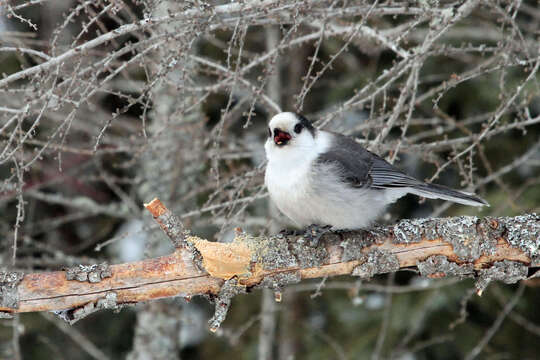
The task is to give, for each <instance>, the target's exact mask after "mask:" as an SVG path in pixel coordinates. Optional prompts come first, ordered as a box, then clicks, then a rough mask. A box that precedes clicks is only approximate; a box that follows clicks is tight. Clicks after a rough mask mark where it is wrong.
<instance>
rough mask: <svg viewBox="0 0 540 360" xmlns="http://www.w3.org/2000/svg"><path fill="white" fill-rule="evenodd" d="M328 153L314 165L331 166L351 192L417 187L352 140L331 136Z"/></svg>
mask: <svg viewBox="0 0 540 360" xmlns="http://www.w3.org/2000/svg"><path fill="white" fill-rule="evenodd" d="M332 135H333V141H332V144H331V146H330V148H329V150H328V151H327V152H325V153H322V154H320V155H319V157H318V158H317V164H325V165H331V166H333V167H334V168H335V169H336V171H337V172H338V173H339V175H340V177H341V179H342V180H343V182H345V183H347V184H349V185H350V186H352V187H355V188H366V187H370V188H375V189H385V188H399V187H410V186H415V185H418V184H420V183H421V182H420V181H418V180H416V179H415V178H413V177H411V176H409V175H407V174H405V173H403V172H402V171H401V170H399V169H398V168H396V167H395V166H393V165H391V164H390V163H388V162H387V161H385V160H384V159H382V158H380V157H379V156H377V155H375V154H373V153H371V152H369V151H368V150H366V149H364V148H363V147H362V146H361V145H360V144H358V143H357V142H356V141H354V140H353V139H351V138H349V137H346V136H343V135H340V134H332Z"/></svg>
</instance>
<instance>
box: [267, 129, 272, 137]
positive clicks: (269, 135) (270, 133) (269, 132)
mask: <svg viewBox="0 0 540 360" xmlns="http://www.w3.org/2000/svg"><path fill="white" fill-rule="evenodd" d="M268 137H272V130H270V128H268Z"/></svg>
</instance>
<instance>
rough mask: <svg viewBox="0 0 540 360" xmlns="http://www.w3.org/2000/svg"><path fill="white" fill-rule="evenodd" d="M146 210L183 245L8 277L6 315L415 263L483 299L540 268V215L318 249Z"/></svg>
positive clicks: (275, 284)
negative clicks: (215, 230)
mask: <svg viewBox="0 0 540 360" xmlns="http://www.w3.org/2000/svg"><path fill="white" fill-rule="evenodd" d="M146 207H147V209H148V210H149V211H150V212H152V214H153V215H154V218H155V219H156V221H157V222H158V223H159V224H160V226H161V227H162V228H163V229H164V230H165V232H166V233H167V234H168V235H169V236H170V237H171V239H172V240H174V244H175V245H176V246H177V248H176V250H175V251H174V252H173V253H172V254H170V255H167V256H163V257H158V258H153V259H146V260H143V261H138V262H132V263H124V264H118V265H112V266H110V267H108V268H107V269H101V271H102V272H101V276H91V274H90V273H89V274H88V276H82V277H81V276H77V275H78V274H75V275H74V274H73V269H71V270H68V271H67V272H66V271H56V272H46V273H31V274H26V275H24V276H22V274H17V273H3V274H1V275H3V276H2V277H0V284H1V287H0V311H1V312H3V313H4V314H5V315H9V313H19V312H32V311H50V310H66V309H71V310H73V309H75V310H76V309H78V308H82V307H86V306H87V305H88V304H90V303H94V304H97V305H99V301H100V300H103V299H107V300H110V299H111V298H112V299H115V301H116V304H126V303H136V302H141V301H148V300H152V299H158V298H165V297H172V296H184V297H191V296H193V295H204V294H206V295H214V296H215V295H218V298H219V296H220V294H223V289H222V287H223V288H225V286H223V284H224V282H225V281H227V289H228V292H227V294H226V295H227V299H230V298H231V297H232V296H234V293H231V291H230V289H231V288H233V289H241V290H246V289H249V288H253V287H268V288H272V289H274V290H275V291H279V289H281V288H282V287H284V286H286V285H287V284H291V283H297V282H299V281H301V280H302V279H310V278H320V277H325V276H335V275H345V274H351V275H353V276H360V277H362V278H366V279H369V278H371V277H373V276H374V275H375V274H381V273H388V272H394V271H397V270H399V269H401V268H407V267H417V268H418V269H419V271H420V273H421V274H422V275H423V276H428V277H431V278H441V277H447V276H458V277H475V278H477V279H478V281H477V283H476V284H477V289H478V292H479V293H481V291H482V290H483V289H484V288H485V287H486V286H487V284H488V283H489V282H490V281H492V280H501V281H505V282H508V283H511V282H516V281H518V280H520V279H524V278H526V277H527V275H528V271H529V268H532V267H537V266H538V265H539V263H540V258H539V257H538V248H539V247H540V240H539V239H540V216H538V215H536V214H529V215H522V216H516V217H499V218H491V217H486V218H477V217H473V216H460V217H454V218H435V219H415V220H402V221H400V222H399V223H397V224H396V225H393V226H386V227H377V228H374V229H372V230H368V231H350V232H339V233H329V234H327V235H325V236H323V238H322V239H321V241H320V243H319V246H318V247H317V248H313V247H310V246H309V245H308V243H307V242H304V239H303V237H302V236H282V235H276V236H271V237H265V236H261V237H256V236H252V235H249V234H246V233H244V232H242V231H241V230H240V229H238V230H237V233H236V237H235V239H234V241H233V242H232V243H227V244H224V243H216V242H209V241H206V240H203V239H200V238H198V237H196V236H191V235H189V234H186V233H185V232H184V231H183V229H182V225H181V223H180V221H179V219H178V218H177V217H176V216H174V215H173V214H172V213H171V212H170V211H169V210H167V209H166V208H165V206H163V204H161V202H160V201H159V200H157V199H155V200H153V201H152V202H151V203H150V204H148V205H146ZM81 271H84V269H83V270H81ZM87 271H95V267H94V268H92V269H87ZM103 274H105V275H103ZM94 275H95V274H94ZM68 278H70V279H71V278H75V279H79V280H68ZM96 279H97V280H96ZM80 280H82V281H80ZM93 281H97V282H93ZM231 281H232V282H231ZM233 285H234V286H233ZM111 294H114V296H112V297H111V296H110V295H111ZM71 310H70V311H71ZM6 313H8V314H6ZM217 326H219V323H218V324H217Z"/></svg>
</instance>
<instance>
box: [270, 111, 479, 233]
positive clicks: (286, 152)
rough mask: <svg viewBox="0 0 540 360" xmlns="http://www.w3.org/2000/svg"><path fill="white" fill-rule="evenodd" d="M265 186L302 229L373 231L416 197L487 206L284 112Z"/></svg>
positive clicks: (274, 129) (277, 122) (273, 136)
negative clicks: (396, 205)
mask: <svg viewBox="0 0 540 360" xmlns="http://www.w3.org/2000/svg"><path fill="white" fill-rule="evenodd" d="M264 148H265V150H266V157H267V159H268V164H267V166H266V173H265V184H266V186H267V188H268V192H269V193H270V198H271V199H272V201H273V202H274V203H275V204H276V206H277V207H278V209H279V210H280V211H281V212H282V213H283V214H285V215H286V216H287V217H288V218H289V219H291V220H292V221H293V222H294V223H295V224H296V225H298V226H299V227H301V228H304V227H306V226H310V225H314V224H317V225H327V226H330V227H331V228H332V229H335V230H344V229H349V230H352V229H361V228H366V227H368V226H369V225H370V224H371V223H372V222H373V221H374V220H375V219H376V218H377V217H378V216H379V215H380V214H381V213H382V212H383V210H384V208H385V207H386V206H387V205H388V204H391V203H393V202H394V201H396V200H397V199H399V198H400V197H402V196H404V195H406V194H408V193H411V194H415V195H418V196H423V197H426V198H430V199H444V200H449V201H453V202H456V203H460V204H465V205H472V206H483V205H488V203H487V202H486V201H485V200H483V199H481V198H479V197H478V196H475V195H474V194H470V193H466V192H462V191H458V190H453V189H450V188H447V187H444V186H441V185H435V184H428V183H425V182H422V181H420V180H417V179H415V178H413V177H411V176H409V175H407V174H405V173H404V172H402V171H401V170H399V169H398V168H396V167H395V166H393V165H391V164H390V163H388V162H386V161H385V160H384V159H382V158H380V157H379V156H377V155H375V154H373V153H371V152H369V151H367V150H366V149H364V148H363V147H362V146H361V145H360V144H358V143H357V142H356V141H354V139H352V138H350V137H347V136H344V135H341V134H337V133H333V132H329V131H323V130H319V129H316V128H315V127H313V125H312V124H311V123H310V122H309V120H307V119H306V118H304V117H303V116H302V115H299V114H295V113H291V112H283V113H280V114H277V115H276V116H274V117H273V118H272V119H271V120H270V123H269V125H268V139H267V140H266V143H265V145H264Z"/></svg>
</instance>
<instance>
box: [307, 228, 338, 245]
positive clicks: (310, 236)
mask: <svg viewBox="0 0 540 360" xmlns="http://www.w3.org/2000/svg"><path fill="white" fill-rule="evenodd" d="M331 228H332V226H330V225H324V226H321V225H317V224H311V225H309V226H308V227H307V228H306V230H305V232H304V238H305V239H306V240H308V245H309V246H311V247H317V246H318V245H319V240H320V239H321V237H322V236H323V235H324V234H326V233H328V232H330V229H331Z"/></svg>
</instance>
